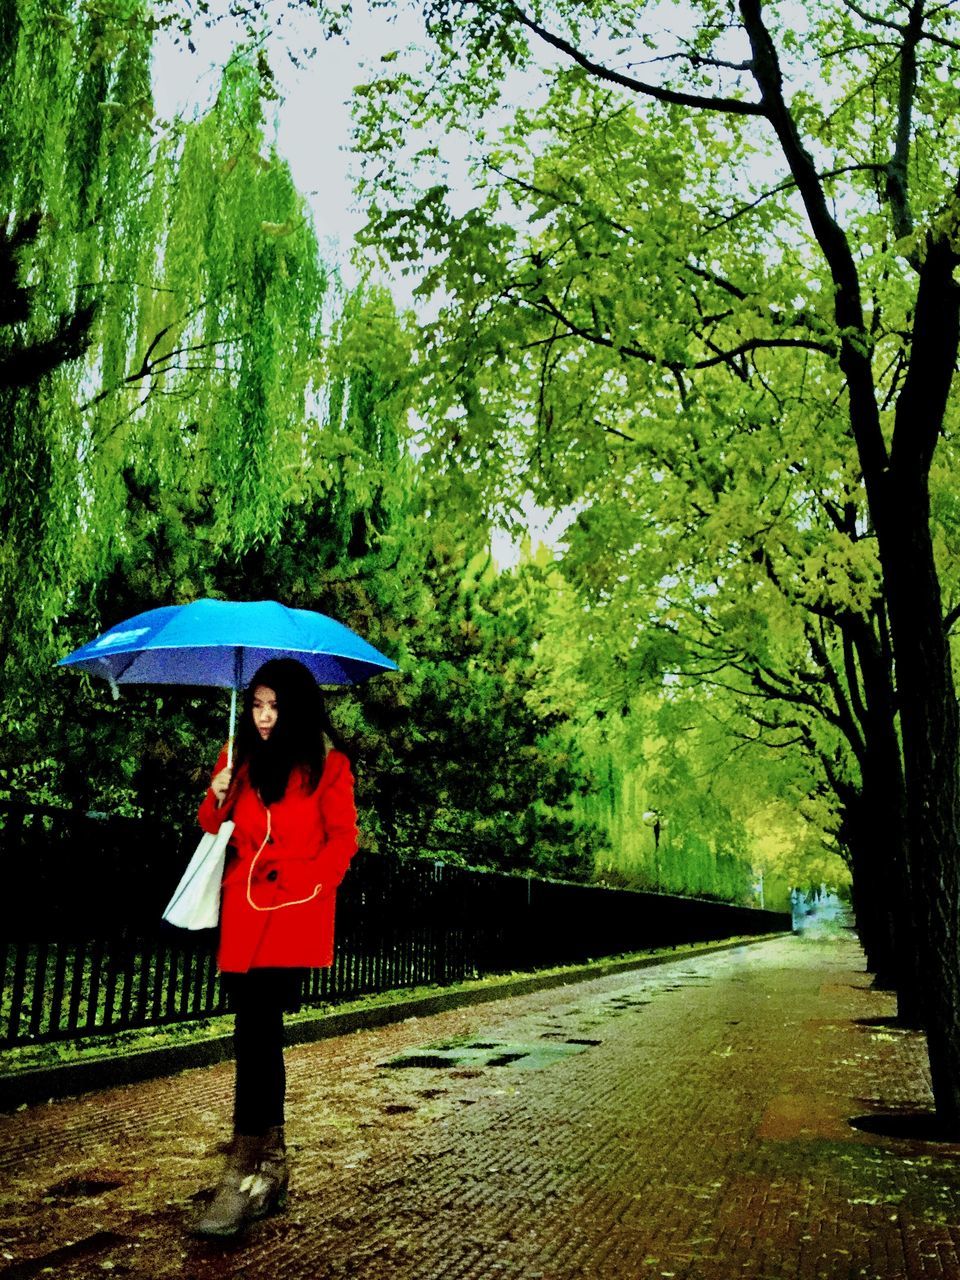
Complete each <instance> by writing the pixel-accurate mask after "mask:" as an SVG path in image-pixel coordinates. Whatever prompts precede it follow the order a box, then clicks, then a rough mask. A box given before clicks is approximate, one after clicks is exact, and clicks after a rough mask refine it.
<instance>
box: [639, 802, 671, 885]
mask: <svg viewBox="0 0 960 1280" xmlns="http://www.w3.org/2000/svg"><path fill="white" fill-rule="evenodd" d="M643 822H644V825H645V826H647V827H649V828H650V830H651V831H652V832H653V874H654V877H655V878H656V882H657V888H658V889H659V888H660V886H661V879H660V832H661V831H662V830H663V828H664V827H665V826H666V823H667V820H666V818H665V817H664V816H663V814H662V813H661V812H660V810H659V809H646V810H644V813H643Z"/></svg>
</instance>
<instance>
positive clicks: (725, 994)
mask: <svg viewBox="0 0 960 1280" xmlns="http://www.w3.org/2000/svg"><path fill="white" fill-rule="evenodd" d="M892 1012H893V1010H892V1007H891V1001H890V999H889V997H887V996H884V995H881V994H878V993H876V992H873V991H871V990H870V989H869V985H868V978H867V976H866V975H865V973H864V972H863V963H862V958H861V956H860V953H859V951H858V950H857V948H856V946H855V944H854V943H853V942H852V940H850V938H849V935H847V936H845V937H844V938H843V939H842V940H840V941H833V942H831V941H824V940H799V939H796V938H785V939H783V940H778V941H774V942H767V943H762V944H759V945H756V946H752V947H745V948H741V949H738V950H736V951H729V952H724V953H720V954H716V955H713V956H707V957H700V958H698V959H695V960H689V959H688V960H678V961H676V962H673V963H671V964H669V965H665V966H663V967H660V968H656V969H647V970H644V971H639V972H635V973H629V974H621V975H618V976H615V977H607V978H603V979H599V980H596V981H593V982H584V983H580V984H578V985H576V986H571V987H566V988H562V989H559V990H554V991H550V992H540V993H537V994H533V995H527V996H522V997H516V998H513V999H509V1000H504V1001H502V1002H499V1003H497V1004H492V1005H483V1006H478V1007H474V1008H470V1009H463V1010H455V1011H452V1012H449V1013H445V1014H441V1015H438V1016H436V1017H432V1018H424V1019H420V1020H416V1019H411V1020H409V1021H407V1022H405V1023H402V1024H399V1025H397V1026H393V1027H387V1028H383V1029H379V1030H376V1031H365V1032H358V1033H356V1034H354V1035H351V1036H347V1037H344V1038H341V1039H337V1040H328V1041H323V1042H320V1043H316V1044H311V1045H303V1046H298V1047H296V1048H293V1049H290V1050H288V1075H289V1122H288V1132H289V1136H290V1139H291V1141H292V1144H293V1146H294V1148H295V1152H294V1159H295V1174H294V1180H293V1190H292V1195H291V1203H290V1208H289V1209H288V1211H287V1213H286V1214H285V1215H283V1216H281V1217H278V1218H275V1219H272V1220H270V1221H268V1222H266V1223H263V1224H261V1225H260V1226H259V1227H258V1228H256V1229H255V1230H254V1231H253V1232H251V1234H250V1235H249V1236H248V1237H247V1239H246V1240H245V1241H244V1242H243V1243H242V1244H240V1245H239V1246H235V1247H233V1248H232V1249H228V1250H224V1249H222V1248H215V1247H212V1246H210V1245H207V1244H204V1243H201V1242H193V1241H191V1240H189V1239H188V1238H186V1237H185V1236H184V1234H183V1224H184V1221H185V1220H186V1218H187V1217H188V1216H189V1215H190V1214H191V1213H192V1212H193V1208H194V1206H193V1204H192V1202H191V1196H192V1195H194V1194H195V1192H196V1189H197V1187H199V1186H201V1185H203V1184H204V1183H205V1182H206V1183H207V1184H209V1182H210V1181H211V1180H213V1179H214V1177H215V1175H216V1168H217V1162H218V1158H217V1155H216V1149H215V1148H216V1141H217V1139H218V1138H219V1137H221V1136H222V1123H223V1117H224V1116H225V1115H226V1114H227V1112H228V1108H229V1097H230V1088H231V1071H232V1068H231V1067H230V1066H229V1064H224V1065H221V1066H217V1067H210V1068H205V1069H201V1070H195V1071H191V1072H186V1073H184V1074H182V1075H180V1076H177V1077H173V1078H170V1079H166V1080H161V1081H155V1082H150V1083H147V1084H142V1085H134V1086H129V1087H127V1088H123V1089H116V1090H111V1091H108V1092H104V1093H101V1094H96V1095H92V1096H87V1097H84V1098H82V1099H77V1100H73V1101H66V1102H60V1103H56V1104H50V1105H47V1106H41V1107H34V1108H31V1109H30V1110H26V1111H22V1112H20V1113H18V1114H15V1115H12V1116H6V1117H2V1118H0V1280H26V1277H28V1276H33V1275H38V1276H43V1275H51V1274H52V1275H55V1276H56V1277H57V1280H76V1278H79V1277H83V1280H89V1278H90V1277H91V1276H104V1275H114V1276H136V1277H144V1278H146V1280H167V1278H168V1277H169V1278H170V1280H173V1277H178V1278H179V1277H184V1278H185V1280H206V1278H207V1277H210V1278H213V1277H249V1278H251V1280H253V1278H259V1277H264V1278H265V1280H273V1278H274V1277H283V1278H284V1280H286V1278H288V1277H289V1278H290V1280H298V1278H299V1277H303V1278H304V1280H324V1278H325V1277H357V1278H359V1280H381V1278H382V1280H394V1278H396V1280H494V1278H499V1277H504V1278H516V1280H574V1278H576V1280H580V1278H581V1277H582V1278H584V1280H647V1278H650V1280H661V1278H663V1280H671V1278H673V1277H676V1278H677V1280H680V1278H687V1280H726V1278H727V1277H748V1278H749V1280H792V1278H793V1277H797V1278H798V1280H816V1278H820V1277H822V1278H823V1280H846V1278H847V1277H851V1278H852V1277H869V1278H871V1280H900V1278H901V1277H909V1278H910V1280H914V1278H919V1277H948V1278H951V1280H960V1261H958V1250H960V1148H958V1147H950V1146H937V1145H929V1144H928V1145H922V1144H919V1143H910V1142H905V1141H902V1140H893V1139H881V1138H876V1137H871V1136H869V1135H867V1134H865V1133H862V1132H859V1131H857V1130H854V1129H851V1127H850V1126H849V1124H848V1118H849V1117H850V1116H851V1115H855V1114H862V1113H866V1112H869V1111H871V1110H873V1109H876V1108H878V1107H881V1106H891V1105H897V1106H909V1105H927V1104H928V1103H929V1088H928V1083H927V1078H926V1074H925V1066H924V1053H923V1046H922V1042H921V1040H920V1039H919V1037H917V1036H915V1035H912V1034H907V1033H902V1032H894V1031H892V1030H890V1029H889V1028H884V1027H870V1026H866V1025H862V1024H858V1023H857V1022H856V1021H855V1020H856V1019H872V1018H877V1017H883V1016H884V1015H889V1014H891V1013H892ZM424 1053H427V1054H428V1056H427V1058H426V1061H423V1060H422V1058H421V1057H420V1056H418V1055H422V1054H424ZM518 1055H519V1056H518ZM396 1058H401V1059H404V1058H405V1059H407V1060H410V1059H411V1058H412V1059H415V1060H416V1065H407V1066H401V1067H389V1066H386V1065H385V1064H386V1063H388V1062H389V1061H391V1060H393V1059H396Z"/></svg>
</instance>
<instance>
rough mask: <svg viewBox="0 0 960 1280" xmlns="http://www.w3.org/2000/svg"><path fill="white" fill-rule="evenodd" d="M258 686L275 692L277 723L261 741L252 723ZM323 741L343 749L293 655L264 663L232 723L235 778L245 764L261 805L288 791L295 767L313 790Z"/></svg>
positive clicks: (310, 679) (320, 696)
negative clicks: (235, 732)
mask: <svg viewBox="0 0 960 1280" xmlns="http://www.w3.org/2000/svg"><path fill="white" fill-rule="evenodd" d="M261 685H263V686H264V687H265V688H267V689H272V690H273V691H274V693H275V694H276V695H277V723H276V725H275V727H274V729H273V732H272V733H271V734H270V737H269V738H268V739H267V740H266V742H264V741H263V739H262V738H261V737H260V734H259V733H258V732H257V729H256V726H255V725H254V723H253V695H254V691H255V690H256V689H258V688H259V687H260V686H261ZM328 745H333V746H335V747H337V748H338V749H339V750H343V742H342V740H341V738H340V735H339V734H338V733H337V731H336V730H335V729H334V727H333V725H332V724H331V723H330V716H329V714H328V713H327V707H326V703H325V701H324V697H323V694H322V692H321V691H320V689H319V688H318V687H317V682H316V680H314V678H313V676H312V675H311V674H310V672H309V671H308V670H307V668H306V667H305V666H304V665H303V663H302V662H297V661H296V660H295V659H294V658H272V659H271V660H270V661H269V662H265V663H264V664H263V666H262V667H261V668H260V670H259V671H257V672H256V674H255V675H254V677H253V679H252V680H251V681H250V683H249V684H248V685H247V688H246V691H245V693H244V696H243V712H242V714H241V716H240V720H239V724H238V725H237V737H236V750H235V753H234V777H235V778H236V777H239V773H240V769H241V767H242V766H243V765H247V767H248V770H249V777H250V783H251V785H252V786H254V787H255V788H256V789H257V791H259V793H260V798H261V799H262V800H263V803H264V804H274V803H276V801H277V800H279V799H280V798H281V797H282V796H283V793H284V792H285V791H286V789H287V783H288V782H289V781H290V774H291V772H292V771H293V770H294V769H295V768H296V767H297V766H299V767H300V768H302V769H303V770H304V773H305V774H306V782H307V787H308V789H309V790H310V791H313V790H315V789H316V786H317V784H318V783H319V781H320V777H321V774H322V773H323V766H324V764H325V762H326V759H327V749H328Z"/></svg>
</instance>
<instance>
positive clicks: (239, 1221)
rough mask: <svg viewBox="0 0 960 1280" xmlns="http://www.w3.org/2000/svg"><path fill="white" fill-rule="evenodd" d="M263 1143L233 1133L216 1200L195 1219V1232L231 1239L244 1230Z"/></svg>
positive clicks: (214, 1196) (216, 1191) (201, 1234)
mask: <svg viewBox="0 0 960 1280" xmlns="http://www.w3.org/2000/svg"><path fill="white" fill-rule="evenodd" d="M262 1142H263V1139H262V1138H259V1137H257V1138H254V1137H250V1136H249V1135H247V1134H239V1133H238V1134H236V1135H235V1136H234V1139H233V1141H232V1142H231V1144H230V1150H229V1152H228V1153H227V1162H226V1165H225V1166H224V1170H223V1173H222V1174H221V1176H220V1181H219V1182H218V1183H217V1188H216V1190H215V1191H214V1193H213V1199H212V1200H211V1202H210V1204H209V1205H208V1206H207V1208H206V1209H205V1210H204V1212H203V1214H202V1215H201V1216H200V1217H199V1218H198V1219H197V1221H196V1222H195V1224H194V1226H193V1230H192V1234H193V1235H195V1236H206V1237H210V1238H212V1239H219V1240H232V1239H233V1238H234V1237H235V1236H237V1235H239V1234H240V1232H241V1231H242V1230H243V1227H244V1224H245V1223H246V1222H248V1221H249V1218H250V1213H249V1207H250V1186H251V1183H252V1181H253V1178H254V1176H255V1172H256V1167H257V1160H258V1159H259V1156H260V1147H261V1144H262Z"/></svg>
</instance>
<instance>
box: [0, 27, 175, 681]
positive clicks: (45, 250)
mask: <svg viewBox="0 0 960 1280" xmlns="http://www.w3.org/2000/svg"><path fill="white" fill-rule="evenodd" d="M139 14H140V10H139V8H138V7H137V6H136V5H131V4H118V5H110V4H106V5H103V6H97V8H96V9H92V8H86V7H83V8H81V7H80V6H77V5H75V4H72V3H69V2H67V3H63V4H39V3H36V4H34V3H29V2H28V3H25V4H21V5H17V6H16V8H15V9H13V10H11V9H10V7H8V9H7V10H6V11H5V16H4V20H3V22H2V23H0V219H2V220H3V222H4V223H5V224H6V225H7V226H8V227H9V228H11V231H12V240H13V242H14V243H16V241H17V238H18V231H17V229H18V228H19V229H20V231H19V236H20V239H21V241H22V243H21V244H20V246H19V255H18V263H17V265H18V267H19V272H20V275H19V279H18V281H17V287H18V288H19V289H20V290H21V291H22V295H23V305H22V307H21V313H20V316H19V319H18V321H17V330H18V331H17V333H16V337H15V340H14V344H13V345H14V348H15V349H19V350H20V351H21V353H22V352H23V351H24V350H25V349H32V350H34V351H37V350H42V349H43V348H44V347H45V346H46V347H47V349H48V351H51V352H52V350H53V348H51V346H50V345H49V344H51V343H52V344H53V347H55V346H56V340H57V334H58V333H59V334H61V335H62V337H63V338H66V339H67V340H68V346H67V349H66V350H65V351H64V352H63V354H68V355H70V356H71V357H73V358H76V357H77V356H79V355H80V354H81V351H82V349H84V348H86V347H87V346H88V345H93V346H95V345H96V344H97V332H98V325H99V324H100V323H101V322H102V320H101V317H102V312H101V311H98V312H97V318H96V319H94V304H95V302H96V300H97V299H98V298H99V297H101V294H102V289H103V288H104V287H105V285H106V282H108V281H109V280H110V279H111V277H113V276H114V275H115V274H117V275H119V274H122V272H123V269H124V267H123V264H122V262H121V261H120V256H122V246H123V245H124V244H125V243H128V241H127V240H125V237H124V235H123V232H122V225H123V222H124V219H125V218H126V217H128V215H129V212H130V210H131V208H133V207H135V206H136V204H137V202H138V198H139V197H138V193H139V191H140V189H141V187H142V184H143V182H144V179H145V176H146V173H147V171H148V166H149V153H150V135H149V118H148V117H149V113H148V111H147V110H146V103H147V102H148V100H149V83H150V69H149V56H150V37H149V33H148V31H147V28H146V25H145V24H144V23H143V22H142V21H138V20H137V18H138V15H139ZM26 228H30V234H29V236H24V235H23V230H24V229H26ZM118 253H119V256H118ZM6 300H7V301H14V302H15V298H11V296H10V295H9V294H8V297H7V299H6ZM71 316H73V317H76V318H77V319H78V320H80V319H82V321H83V323H82V325H81V326H80V329H82V338H83V341H82V342H79V341H78V340H77V339H78V338H80V336H81V333H80V330H78V329H77V321H76V320H75V321H74V325H73V328H74V330H75V332H74V334H73V340H72V342H71V341H70V338H71V335H70V327H71V326H70V323H69V320H70V317H71ZM16 364H17V367H18V368H19V370H20V372H21V373H22V372H23V370H24V362H23V361H22V360H17V361H16ZM37 372H38V373H39V374H44V375H45V376H41V377H35V378H31V379H28V380H24V379H22V378H16V379H10V378H8V379H5V382H4V387H3V389H2V392H0V395H2V411H3V419H4V429H5V437H6V438H5V443H4V449H3V452H2V455H0V508H2V515H3V524H4V542H3V552H2V555H0V600H2V608H0V647H2V649H3V652H4V656H5V660H8V659H9V658H10V656H11V654H12V653H13V652H14V651H15V650H17V649H19V650H20V651H22V652H23V653H24V654H29V653H30V652H31V651H32V652H36V651H37V650H38V649H40V648H42V647H43V644H44V641H45V640H46V639H47V638H48V636H49V629H50V625H51V619H52V618H53V617H54V616H56V614H57V613H58V611H61V610H62V609H63V607H64V605H65V603H66V601H67V599H68V589H67V588H66V585H65V584H67V583H68V582H69V581H70V572H69V568H68V566H69V565H70V563H71V562H72V561H73V559H74V557H75V556H76V554H77V551H78V546H79V544H80V542H82V538H81V537H80V536H79V535H78V531H79V527H80V523H81V522H80V521H79V520H78V499H79V486H80V472H81V469H82V455H83V453H84V448H85V439H86V437H85V428H84V424H83V421H82V419H81V418H80V416H79V415H78V413H77V410H76V404H77V387H78V385H79V383H80V381H81V379H82V377H83V372H84V371H83V367H82V366H78V365H76V364H73V363H69V362H68V363H66V364H64V362H63V361H59V360H55V361H48V362H47V367H46V369H38V370H37ZM24 584H28V586H27V589H24ZM41 600H42V602H43V605H42V607H41V606H40V601H41Z"/></svg>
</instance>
